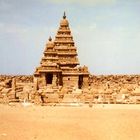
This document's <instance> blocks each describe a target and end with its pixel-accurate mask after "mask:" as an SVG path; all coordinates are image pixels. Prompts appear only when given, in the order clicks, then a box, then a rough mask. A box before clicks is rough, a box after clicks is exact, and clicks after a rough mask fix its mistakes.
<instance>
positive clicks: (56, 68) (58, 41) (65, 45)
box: [34, 12, 89, 89]
mask: <svg viewBox="0 0 140 140" xmlns="http://www.w3.org/2000/svg"><path fill="white" fill-rule="evenodd" d="M78 65H79V60H78V57H77V48H76V46H75V43H74V40H73V36H72V34H71V30H70V27H69V22H68V20H67V18H66V14H65V12H64V15H63V18H62V20H61V21H60V25H59V29H58V31H57V34H56V36H55V39H54V40H52V38H51V37H50V38H49V40H48V42H47V44H46V47H45V50H44V56H43V57H42V59H41V62H40V66H39V67H37V68H36V71H35V73H34V81H36V82H37V85H38V88H39V89H42V88H47V87H50V86H52V87H55V86H62V87H66V88H67V87H71V88H74V87H75V88H79V89H83V88H85V87H88V78H89V72H88V68H87V67H86V66H83V67H80V66H78Z"/></svg>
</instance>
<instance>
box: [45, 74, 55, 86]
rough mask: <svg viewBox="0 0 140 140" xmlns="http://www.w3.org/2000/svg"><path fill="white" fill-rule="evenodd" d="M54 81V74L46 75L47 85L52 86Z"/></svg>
mask: <svg viewBox="0 0 140 140" xmlns="http://www.w3.org/2000/svg"><path fill="white" fill-rule="evenodd" d="M52 80H53V74H52V73H47V74H46V83H47V84H52Z"/></svg>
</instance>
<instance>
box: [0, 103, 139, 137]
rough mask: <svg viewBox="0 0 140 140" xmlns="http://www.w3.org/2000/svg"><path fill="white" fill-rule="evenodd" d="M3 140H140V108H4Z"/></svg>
mask: <svg viewBox="0 0 140 140" xmlns="http://www.w3.org/2000/svg"><path fill="white" fill-rule="evenodd" d="M0 140H140V105H114V106H113V105H96V106H93V107H92V108H89V107H88V106H84V107H56V106H55V107H48V106H26V107H25V106H22V105H12V106H8V105H0Z"/></svg>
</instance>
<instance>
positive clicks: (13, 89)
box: [12, 78, 16, 99]
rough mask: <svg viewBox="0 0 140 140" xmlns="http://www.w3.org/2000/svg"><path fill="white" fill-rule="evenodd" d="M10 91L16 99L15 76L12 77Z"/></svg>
mask: <svg viewBox="0 0 140 140" xmlns="http://www.w3.org/2000/svg"><path fill="white" fill-rule="evenodd" d="M12 93H13V95H14V96H15V99H16V79H15V78H13V79H12Z"/></svg>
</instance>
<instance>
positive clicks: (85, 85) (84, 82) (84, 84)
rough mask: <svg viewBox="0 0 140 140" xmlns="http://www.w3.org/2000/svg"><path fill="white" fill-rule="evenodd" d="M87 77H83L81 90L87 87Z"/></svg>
mask: <svg viewBox="0 0 140 140" xmlns="http://www.w3.org/2000/svg"><path fill="white" fill-rule="evenodd" d="M88 78H89V77H88V76H83V86H82V88H87V87H89V80H88Z"/></svg>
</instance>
